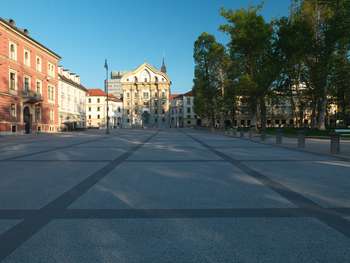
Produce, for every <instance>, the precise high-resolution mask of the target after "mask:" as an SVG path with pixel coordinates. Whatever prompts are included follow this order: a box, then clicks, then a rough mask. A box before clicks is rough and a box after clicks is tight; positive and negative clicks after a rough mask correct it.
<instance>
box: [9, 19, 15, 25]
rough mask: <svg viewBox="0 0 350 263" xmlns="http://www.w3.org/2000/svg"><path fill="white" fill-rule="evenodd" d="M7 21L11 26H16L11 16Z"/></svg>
mask: <svg viewBox="0 0 350 263" xmlns="http://www.w3.org/2000/svg"><path fill="white" fill-rule="evenodd" d="M9 23H10V25H11V26H16V22H15V20H13V19H12V18H10V19H9Z"/></svg>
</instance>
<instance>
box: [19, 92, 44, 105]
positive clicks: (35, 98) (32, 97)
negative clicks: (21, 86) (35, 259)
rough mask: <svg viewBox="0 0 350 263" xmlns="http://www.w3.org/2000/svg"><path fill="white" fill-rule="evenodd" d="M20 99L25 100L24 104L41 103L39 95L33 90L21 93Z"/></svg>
mask: <svg viewBox="0 0 350 263" xmlns="http://www.w3.org/2000/svg"><path fill="white" fill-rule="evenodd" d="M22 97H23V99H24V100H25V102H28V103H36V102H40V101H42V98H41V94H39V93H37V92H35V91H33V90H24V91H22Z"/></svg>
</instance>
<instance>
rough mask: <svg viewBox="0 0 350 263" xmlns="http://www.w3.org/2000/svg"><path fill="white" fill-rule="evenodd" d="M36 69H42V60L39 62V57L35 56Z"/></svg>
mask: <svg viewBox="0 0 350 263" xmlns="http://www.w3.org/2000/svg"><path fill="white" fill-rule="evenodd" d="M35 67H36V70H37V71H39V72H41V71H42V62H41V57H38V56H37V57H36V66H35Z"/></svg>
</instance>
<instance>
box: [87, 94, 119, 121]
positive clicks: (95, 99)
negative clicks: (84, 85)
mask: <svg viewBox="0 0 350 263" xmlns="http://www.w3.org/2000/svg"><path fill="white" fill-rule="evenodd" d="M86 115H87V127H88V128H106V127H107V94H106V93H105V92H104V91H103V90H101V89H88V96H87V102H86ZM108 117H109V125H110V128H118V127H119V128H121V127H122V123H123V100H122V99H120V98H116V97H115V96H113V95H109V96H108Z"/></svg>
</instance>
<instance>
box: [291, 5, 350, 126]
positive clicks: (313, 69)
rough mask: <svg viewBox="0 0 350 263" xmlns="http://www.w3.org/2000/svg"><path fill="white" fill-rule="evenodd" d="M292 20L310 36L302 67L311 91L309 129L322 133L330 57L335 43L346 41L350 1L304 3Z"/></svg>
mask: <svg viewBox="0 0 350 263" xmlns="http://www.w3.org/2000/svg"><path fill="white" fill-rule="evenodd" d="M296 19H297V20H300V21H301V23H303V24H304V25H305V27H306V28H307V29H309V30H310V32H309V34H311V35H312V38H311V40H310V41H309V42H308V45H309V46H310V47H311V50H309V52H308V53H307V54H306V56H305V65H306V67H307V71H308V72H307V74H308V80H309V81H310V87H311V89H312V90H313V93H312V95H313V109H312V110H313V115H314V116H313V125H314V126H315V127H317V128H319V129H325V128H326V112H327V104H328V96H329V89H330V86H331V74H330V73H331V67H332V61H333V56H334V55H335V53H336V52H337V47H338V45H339V42H344V41H345V42H347V41H349V31H350V1H349V0H327V1H326V0H304V1H303V2H302V4H301V7H300V10H299V13H298V15H297V17H296Z"/></svg>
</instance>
